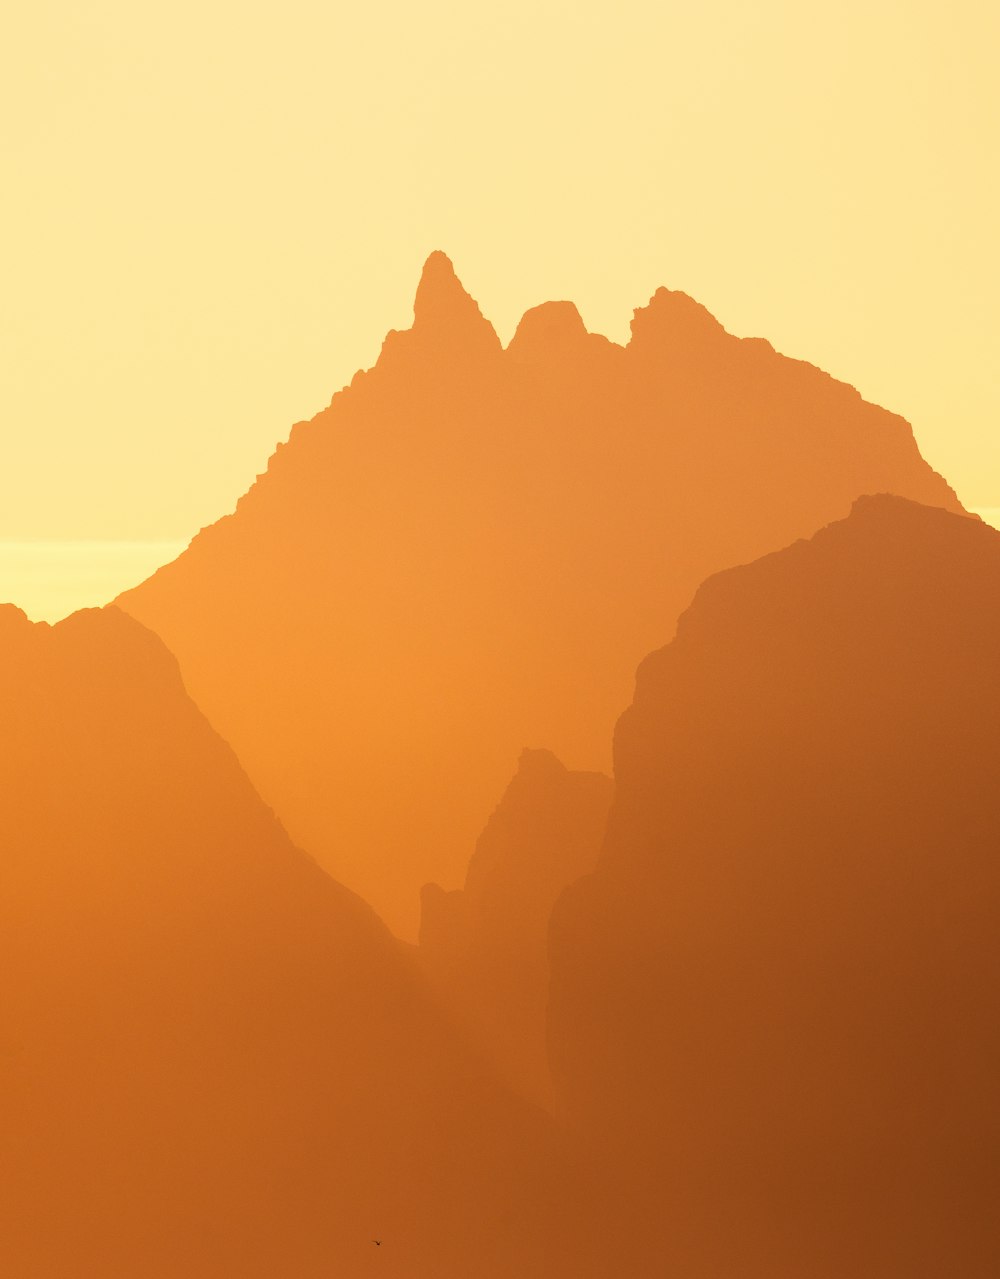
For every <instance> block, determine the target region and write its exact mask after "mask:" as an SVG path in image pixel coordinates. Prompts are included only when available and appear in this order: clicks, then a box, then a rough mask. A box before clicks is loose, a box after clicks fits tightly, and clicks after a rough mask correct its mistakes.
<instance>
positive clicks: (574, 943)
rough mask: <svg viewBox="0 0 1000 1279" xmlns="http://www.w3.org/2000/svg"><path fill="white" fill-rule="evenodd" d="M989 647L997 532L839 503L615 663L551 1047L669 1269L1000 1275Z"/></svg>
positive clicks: (995, 610)
mask: <svg viewBox="0 0 1000 1279" xmlns="http://www.w3.org/2000/svg"><path fill="white" fill-rule="evenodd" d="M998 637H1000V534H998V533H997V532H995V531H994V530H992V529H990V528H988V527H987V526H985V525H984V524H982V523H980V522H979V521H978V520H973V519H969V518H962V517H959V516H955V515H952V514H949V513H947V512H945V511H942V510H931V509H928V508H926V507H923V506H918V505H916V504H914V503H911V502H907V501H904V500H901V499H898V498H890V497H879V498H865V499H862V500H860V501H859V502H858V503H857V504H856V506H855V508H854V510H853V512H852V513H851V515H850V517H849V518H848V519H846V520H843V521H841V522H838V523H835V524H833V525H831V526H830V527H829V528H826V529H824V530H823V531H821V532H820V533H818V534H817V535H816V536H815V537H814V538H813V539H812V540H811V541H808V542H805V541H800V542H797V543H795V544H794V545H792V546H790V547H789V548H788V549H786V550H783V551H781V552H779V553H777V554H773V555H770V556H766V557H764V558H763V559H761V560H759V561H758V562H756V563H754V564H750V565H748V566H746V567H741V568H736V569H732V570H730V571H728V572H724V573H721V574H719V575H718V576H715V577H713V578H711V579H710V580H709V581H707V582H706V583H705V584H704V585H703V586H702V587H701V589H700V590H699V591H698V593H697V595H696V596H695V599H694V602H693V604H692V605H691V607H690V609H689V610H688V611H687V612H686V613H685V614H684V615H683V617H682V618H681V620H680V623H679V626H678V629H677V635H676V638H675V639H674V640H673V642H672V643H671V644H669V645H668V646H667V647H666V648H663V649H661V650H659V651H658V652H655V653H653V654H652V655H651V656H650V657H648V658H647V659H646V661H645V662H644V663H643V664H642V666H641V667H640V669H639V673H638V678H637V683H636V692H635V700H634V702H633V703H632V705H631V707H630V708H629V709H628V710H627V711H626V712H625V714H624V715H623V716H622V718H621V720H620V721H619V724H618V729H617V733H616V737H615V768H616V799H615V803H614V807H613V809H612V813H611V817H610V821H609V828H608V837H607V841H606V844H605V848H604V851H603V853H602V856H601V860H600V863H599V866H598V869H597V871H596V872H595V873H594V874H593V875H592V876H589V877H587V878H586V879H582V880H581V881H579V882H578V883H577V884H576V885H574V886H573V887H572V888H570V889H568V890H567V892H566V893H565V894H564V895H563V897H562V898H561V899H560V901H559V903H558V904H557V906H556V910H555V914H554V917H553V924H552V931H551V936H550V954H551V959H552V969H553V976H552V991H551V997H550V1002H549V1043H550V1048H551V1051H552V1061H553V1067H554V1071H555V1080H556V1083H557V1086H558V1088H559V1091H560V1093H561V1095H562V1097H563V1099H564V1101H565V1103H566V1105H567V1108H568V1110H569V1112H570V1114H572V1115H573V1117H574V1120H575V1122H576V1123H577V1125H578V1126H579V1128H580V1129H581V1131H583V1132H586V1133H587V1134H588V1135H589V1136H590V1138H591V1139H592V1140H593V1141H594V1142H595V1145H596V1146H597V1148H598V1149H599V1150H600V1151H601V1157H602V1159H603V1160H604V1161H605V1162H606V1163H607V1166H608V1167H609V1168H611V1169H617V1170H618V1176H619V1177H620V1178H621V1180H622V1182H623V1184H624V1185H626V1186H628V1187H630V1188H631V1194H630V1195H629V1196H628V1197H629V1199H630V1201H631V1202H632V1203H633V1204H634V1205H635V1209H636V1212H637V1216H638V1218H639V1219H640V1221H641V1224H639V1223H637V1226H636V1229H637V1231H640V1232H643V1234H644V1237H646V1238H647V1239H648V1241H649V1242H650V1244H651V1246H658V1245H660V1244H662V1246H663V1248H664V1249H665V1257H666V1258H668V1259H669V1261H670V1267H671V1269H668V1267H667V1264H666V1262H665V1264H664V1271H663V1273H670V1272H672V1271H673V1270H676V1272H677V1273H679V1274H680V1273H684V1274H693V1275H701V1274H705V1275H722V1274H726V1275H729V1274H733V1275H740V1276H741V1277H747V1279H749V1277H757V1276H760V1277H761V1279H763V1277H764V1276H770V1277H775V1276H777V1277H780V1279H785V1277H787V1279H793V1277H797V1276H803V1275H810V1276H821V1277H822V1279H839V1277H841V1276H844V1275H847V1274H851V1275H859V1276H865V1277H866V1279H937V1277H938V1276H940V1275H943V1274H946V1273H947V1274H955V1275H959V1274H960V1275H962V1276H963V1277H964V1279H988V1276H991V1275H995V1274H997V1273H1000V1232H998V1230H997V1217H996V1205H997V1203H998V1202H1000V1019H998V1016H997V1009H998V1006H1000V1003H998V1001H1000V808H998V805H997V796H998V793H1000V736H998V732H997V725H998V724H1000V638H998ZM646 1232H648V1233H646Z"/></svg>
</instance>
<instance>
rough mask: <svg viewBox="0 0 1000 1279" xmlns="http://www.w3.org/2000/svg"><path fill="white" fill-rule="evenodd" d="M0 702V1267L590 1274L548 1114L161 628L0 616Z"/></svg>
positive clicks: (32, 1278) (195, 1273)
mask: <svg viewBox="0 0 1000 1279" xmlns="http://www.w3.org/2000/svg"><path fill="white" fill-rule="evenodd" d="M0 705H2V707H3V717H2V721H0V776H2V777H3V786H2V787H0V1132H2V1158H0V1271H2V1272H3V1273H4V1274H5V1275H11V1276H15V1275H16V1276H18V1279H136V1277H137V1276H140V1275H141V1276H144V1277H149V1279H177V1277H178V1276H180V1275H184V1276H192V1277H194V1279H231V1277H232V1276H235V1275H240V1276H249V1277H259V1279H274V1276H276V1275H281V1274H288V1275H291V1274H294V1275H295V1276H297V1277H299V1276H301V1277H302V1279H308V1277H310V1276H321V1275H322V1276H327V1275H330V1274H350V1275H361V1274H367V1273H368V1272H369V1268H371V1269H373V1270H374V1269H375V1268H377V1269H378V1270H379V1273H383V1272H384V1273H387V1274H390V1275H394V1276H413V1275H416V1276H426V1277H427V1279H430V1276H441V1275H443V1276H454V1279H458V1277H459V1276H460V1275H466V1274H468V1273H469V1264H470V1263H469V1258H470V1256H475V1258H476V1261H475V1267H474V1268H475V1272H476V1273H477V1274H486V1275H492V1276H496V1277H497V1279H500V1276H504V1275H508V1274H510V1273H513V1272H514V1271H517V1272H521V1271H524V1272H526V1273H529V1274H535V1275H538V1276H539V1279H541V1276H548V1275H550V1274H564V1273H565V1274H569V1273H573V1274H575V1273H577V1272H578V1268H579V1267H580V1266H582V1267H583V1268H584V1271H586V1268H587V1266H589V1265H594V1266H597V1263H596V1262H594V1261H592V1260H591V1261H588V1260H587V1253H588V1250H590V1251H593V1250H592V1249H591V1244H592V1243H593V1240H590V1241H589V1242H588V1237H587V1231H586V1220H587V1216H588V1214H589V1210H586V1209H584V1208H583V1207H581V1201H580V1199H579V1194H580V1188H579V1183H578V1182H577V1180H576V1173H575V1171H574V1169H573V1167H572V1166H571V1163H570V1161H569V1159H568V1158H567V1157H566V1155H565V1152H564V1151H563V1149H562V1146H561V1143H560V1140H559V1139H558V1137H557V1136H556V1134H555V1132H554V1130H553V1129H552V1128H551V1127H550V1126H549V1125H547V1124H546V1123H545V1122H544V1121H543V1120H542V1118H541V1116H539V1115H538V1114H536V1113H533V1112H531V1111H529V1109H528V1108H526V1107H524V1106H522V1105H520V1104H519V1103H517V1102H515V1101H514V1100H513V1099H512V1098H510V1097H509V1096H508V1095H507V1094H506V1093H505V1092H504V1091H503V1090H501V1089H500V1088H499V1087H498V1086H496V1085H495V1084H494V1083H493V1082H492V1079H491V1077H490V1076H489V1075H488V1073H487V1071H486V1069H485V1068H484V1067H482V1066H481V1065H480V1064H479V1063H478V1061H477V1059H476V1058H475V1057H474V1056H473V1055H472V1054H471V1053H470V1052H469V1051H467V1050H466V1049H465V1048H464V1047H463V1044H462V1042H461V1041H460V1038H459V1036H458V1035H457V1034H455V1033H454V1032H453V1031H452V1030H451V1028H450V1027H449V1025H448V1024H447V1023H446V1021H445V1020H444V1019H443V1018H442V1017H441V1016H440V1015H439V1014H438V1013H437V1012H436V1011H435V1007H434V1004H433V1001H432V999H431V998H430V997H429V995H427V994H426V993H425V990H424V987H423V983H422V981H421V980H420V978H419V975H418V974H417V972H416V971H415V969H414V967H413V965H412V964H411V963H410V962H409V961H408V960H407V959H406V957H405V956H404V955H403V953H402V951H401V949H400V946H399V944H398V943H397V942H396V941H395V940H394V939H393V938H392V937H391V935H390V934H389V933H388V931H387V930H386V928H385V927H384V925H383V924H382V923H381V922H380V921H379V920H378V919H377V918H376V916H375V915H374V913H373V912H372V911H371V910H370V909H369V908H368V907H367V906H366V905H364V904H363V903H362V902H361V901H360V900H359V899H358V898H356V897H355V896H354V895H353V894H351V893H349V892H347V891H346V890H345V889H343V888H342V887H340V886H339V885H338V884H336V883H334V882H333V881H332V880H331V879H329V878H328V876H327V875H326V874H325V873H324V872H323V871H322V870H320V869H319V867H318V866H317V865H316V864H315V863H313V862H312V861H311V860H310V859H309V858H307V857H306V856H304V855H303V854H302V853H301V852H299V851H298V850H297V849H296V848H295V847H294V846H293V845H292V844H291V843H290V841H289V839H288V837H287V835H286V834H285V832H284V830H283V829H282V827H281V826H280V825H279V824H278V822H277V821H276V819H275V818H274V815H273V814H272V813H271V812H270V811H269V810H268V809H267V808H266V806H265V805H264V804H263V803H262V802H261V800H260V799H259V798H258V796H257V795H256V793H255V792H254V790H253V788H252V787H251V785H250V782H249V781H248V779H247V777H246V775H245V774H244V772H243V770H242V769H241V768H240V766H239V764H238V762H237V760H236V757H235V756H234V754H233V753H232V751H231V750H230V749H229V748H228V747H227V746H226V745H225V743H223V742H222V741H221V739H220V738H218V737H217V735H216V734H215V733H214V731H213V730H212V729H211V728H210V726H209V724H208V723H207V721H206V720H205V719H204V717H203V716H202V715H201V713H200V712H199V711H198V710H197V709H196V708H195V706H194V704H193V703H192V702H191V700H190V699H189V698H188V697H187V695H186V693H185V691H184V688H183V686H182V683H181V679H180V675H179V673H178V670H177V666H176V663H175V662H174V661H173V659H172V658H171V657H170V655H169V654H168V653H167V651H166V649H165V648H164V647H163V645H162V642H161V641H160V640H159V639H158V638H157V637H156V636H154V635H153V634H151V633H150V632H148V631H146V630H144V629H143V628H142V627H141V626H140V625H139V624H138V623H136V622H135V621H133V620H132V619H131V618H128V617H127V616H126V615H125V614H123V613H121V612H119V611H118V610H115V609H109V610H104V611H100V612H98V611H91V612H87V613H81V614H77V615H75V616H74V617H72V618H70V619H68V620H67V621H66V622H63V623H61V624H60V625H59V626H57V627H55V628H49V627H47V626H45V625H38V626H32V625H31V624H30V623H29V622H28V621H27V620H26V619H25V618H24V616H23V614H21V613H19V612H18V611H17V610H15V609H12V608H5V609H2V610H0ZM581 1232H582V1233H581ZM373 1239H381V1240H382V1245H381V1246H379V1247H378V1248H377V1249H376V1245H374V1244H373V1243H372V1240H373ZM578 1240H579V1241H580V1242H577V1241H578ZM484 1241H486V1242H485V1243H484ZM376 1253H377V1255H376ZM595 1255H596V1254H595ZM595 1273H597V1274H600V1273H602V1271H601V1269H600V1268H599V1267H597V1269H596V1271H595Z"/></svg>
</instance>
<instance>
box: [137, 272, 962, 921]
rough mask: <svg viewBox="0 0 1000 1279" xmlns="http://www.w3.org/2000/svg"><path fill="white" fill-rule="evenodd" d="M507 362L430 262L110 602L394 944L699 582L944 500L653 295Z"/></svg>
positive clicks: (877, 427) (562, 319)
mask: <svg viewBox="0 0 1000 1279" xmlns="http://www.w3.org/2000/svg"><path fill="white" fill-rule="evenodd" d="M632 330H633V335H632V339H631V341H630V343H629V345H628V346H627V347H625V348H622V347H619V346H616V345H615V344H614V343H611V342H609V341H607V340H606V339H605V338H602V337H598V336H596V335H593V334H588V333H587V332H586V331H585V329H584V326H583V323H582V321H581V320H580V317H579V315H578V313H577V312H576V309H575V307H573V306H572V304H571V303H568V302H560V303H549V304H547V305H545V306H541V307H536V308H534V309H533V310H531V311H529V312H528V313H527V314H526V315H525V317H524V319H523V320H522V322H521V324H520V326H519V328H518V330H517V333H516V335H515V337H514V338H513V340H512V341H511V343H510V346H509V348H508V349H507V350H506V351H504V350H503V349H502V348H501V345H500V343H499V341H498V339H497V337H496V334H495V333H494V331H493V329H492V327H491V325H490V324H489V323H488V322H487V321H486V320H485V319H484V318H483V316H482V315H481V314H480V311H479V308H478V307H477V305H476V304H475V302H474V301H473V300H472V299H471V298H470V297H469V296H468V294H467V293H466V292H465V291H464V289H463V288H462V286H461V285H460V284H459V282H458V280H457V279H456V278H455V276H454V273H453V271H452V268H451V263H450V262H449V261H448V259H447V258H446V257H445V256H444V255H443V254H441V253H435V254H433V255H432V256H431V257H430V258H429V259H428V262H427V264H426V266H425V268H424V272H423V277H422V279H421V282H420V286H419V289H418V291H417V297H416V302H415V306H414V324H413V327H412V329H410V330H408V331H406V332H392V333H390V334H389V335H388V337H387V338H386V341H385V345H384V347H383V349H382V353H381V356H380V358H379V360H378V363H377V364H376V366H375V367H374V368H373V369H372V370H370V371H368V372H365V373H359V374H358V375H357V376H356V377H355V378H354V380H353V381H352V383H351V385H350V386H349V387H347V388H345V389H344V390H343V391H342V392H340V393H339V394H337V395H336V396H334V398H333V401H332V403H331V404H330V406H329V408H328V409H326V410H325V411H324V412H322V413H320V414H318V415H317V416H316V417H315V418H314V419H313V420H312V421H310V422H304V423H299V424H298V425H297V426H295V428H294V429H293V431H292V434H291V438H290V440H289V442H288V444H287V445H282V446H279V447H278V449H277V451H276V452H275V454H274V456H273V457H272V459H271V461H270V463H269V465H268V468H267V472H266V474H265V475H262V476H261V477H259V479H258V481H257V483H256V484H255V485H254V486H253V488H252V489H251V490H250V492H249V493H248V494H247V495H246V496H245V497H244V498H243V499H241V501H240V502H239V504H238V507H237V510H236V512H235V514H233V515H232V516H228V517H226V518H225V519H222V520H220V521H219V522H218V523H217V524H215V525H213V526H212V527H211V528H208V529H206V530H204V531H203V532H202V533H201V534H200V535H199V536H198V537H197V538H195V540H194V542H193V543H192V545H191V547H190V548H189V549H188V551H186V552H185V554H184V555H182V556H181V557H180V558H179V559H178V560H177V561H175V562H174V563H173V564H172V565H169V566H167V567H165V568H163V569H161V570H160V571H159V572H158V573H156V574H155V575H154V576H153V577H152V578H151V579H150V580H149V581H148V582H146V583H144V584H143V585H142V586H140V587H138V588H137V589H136V590H133V591H130V592H127V593H126V594H125V595H124V596H122V597H121V599H120V601H119V603H120V604H121V606H122V607H123V608H125V609H126V610H127V611H129V612H130V613H132V614H133V615H134V616H135V617H137V618H138V619H139V620H140V621H142V622H144V623H145V624H146V625H148V626H150V627H151V628H152V629H154V630H155V631H157V632H158V633H159V634H160V635H161V636H162V637H163V638H164V639H165V641H166V642H167V644H168V645H169V647H170V649H171V650H172V651H173V652H175V653H176V654H177V656H178V659H179V661H180V663H181V669H182V670H183V672H184V679H185V682H186V684H187V687H188V688H189V689H190V691H191V694H192V696H193V697H194V698H195V700H196V702H197V703H198V705H199V706H200V707H201V708H202V709H203V710H204V711H205V713H206V714H207V715H208V716H209V718H210V719H211V721H212V723H213V724H214V725H215V726H216V727H217V728H218V729H219V731H220V732H221V733H222V734H223V735H224V737H225V738H226V740H227V741H229V742H231V743H232V744H233V747H234V749H235V750H236V752H237V754H238V755H239V757H240V760H241V761H242V763H243V764H244V766H245V767H246V769H247V771H248V773H249V775H250V777H251V778H252V779H253V781H254V784H255V785H256V786H257V787H258V789H259V790H260V792H261V794H262V795H263V796H264V798H265V799H266V800H267V801H268V802H269V803H270V804H272V805H273V806H274V807H275V809H276V811H277V812H278V813H279V814H280V816H281V818H282V820H283V821H284V823H285V824H286V825H287V827H288V829H289V831H290V832H291V834H292V836H293V838H294V839H295V840H296V841H297V842H298V843H299V844H301V845H302V846H303V847H305V848H307V849H309V851H310V852H312V853H314V854H315V855H316V856H317V857H318V858H319V859H320V860H321V861H322V862H323V864H324V865H326V866H327V867H328V868H329V869H330V870H332V871H333V872H334V873H335V874H336V875H337V877H338V878H340V879H342V880H343V881H344V882H345V883H347V884H348V885H349V886H350V887H352V888H354V889H356V890H357V891H359V892H360V893H362V895H363V896H364V897H365V898H366V899H367V900H369V901H371V902H372V903H373V904H374V905H375V906H376V908H377V909H378V910H379V911H380V913H382V914H383V916H384V917H385V918H386V919H387V921H388V922H389V924H390V925H391V926H392V927H394V928H395V929H397V930H398V931H402V932H404V933H408V934H410V935H412V934H413V933H414V932H415V927H416V915H417V904H418V891H419V888H420V886H421V885H422V884H423V883H425V882H426V881H428V880H431V879H433V880H437V881H438V882H439V883H441V884H443V885H445V886H446V887H449V888H450V887H454V886H457V884H458V883H460V882H461V876H462V872H463V869H464V865H465V861H466V858H467V857H468V850H469V848H470V847H471V846H472V844H473V842H474V840H475V838H476V835H477V833H478V831H479V830H480V829H481V826H482V822H483V819H484V817H485V816H486V814H487V813H488V812H489V810H490V806H491V805H492V803H493V802H494V798H495V796H496V795H497V794H499V793H500V791H501V790H502V787H503V785H504V782H505V780H506V777H507V773H508V769H509V761H510V759H511V758H513V757H514V756H515V755H516V753H517V751H519V750H520V749H521V747H522V746H523V744H524V743H525V742H544V743H546V745H548V746H550V747H551V748H552V749H553V750H554V751H555V753H556V754H557V756H558V757H559V758H560V759H562V760H564V761H565V762H566V763H567V765H568V766H569V767H572V768H588V769H606V768H607V766H608V743H609V741H610V736H611V729H612V725H613V723H614V720H615V717H616V716H617V714H618V712H619V711H620V709H621V707H622V705H623V704H624V703H625V702H626V701H627V699H628V696H629V692H630V689H631V687H632V677H633V672H634V670H635V666H636V663H637V662H638V661H639V659H640V658H641V656H642V655H643V653H645V652H648V651H649V650H650V649H651V648H652V647H653V646H654V645H656V644H658V643H661V642H662V640H663V637H664V635H667V634H669V633H670V632H671V630H672V628H673V625H674V623H675V620H676V617H677V614H678V612H679V610H680V609H681V608H682V607H683V606H684V605H686V604H687V602H688V600H689V599H690V597H691V595H692V593H693V591H694V589H695V587H696V586H697V585H698V583H699V582H700V581H702V580H703V579H704V578H705V577H706V576H707V575H708V574H709V573H712V572H715V571H716V570H718V569H720V568H723V567H728V566H729V565H732V564H735V563H739V562H744V561H747V560H752V559H755V558H756V557H758V556H760V555H762V554H764V553H766V552H768V551H771V550H774V549H777V548H778V547H781V546H784V545H787V544H788V543H789V542H791V541H793V540H794V539H795V538H797V537H801V536H807V535H809V534H811V533H813V532H815V530H816V529H817V528H819V527H821V526H822V525H824V524H826V523H828V522H829V521H830V520H832V519H837V518H840V517H842V516H843V515H846V514H847V512H848V510H849V509H850V505H851V502H852V501H853V500H854V499H855V498H856V497H857V496H858V495H860V494H863V493H869V492H882V491H888V492H896V493H900V494H903V495H905V496H908V497H911V498H914V499H917V500H920V501H922V502H926V503H929V504H934V505H941V506H946V507H949V508H951V509H953V510H958V509H960V508H959V504H958V502H957V499H956V498H955V495H954V494H953V493H952V491H951V489H950V488H949V487H948V486H947V485H946V484H945V483H944V481H943V480H942V479H941V478H940V477H939V476H938V475H936V474H935V473H934V472H933V471H931V470H930V468H929V467H928V466H927V465H926V464H925V463H924V462H923V461H922V459H921V458H920V455H919V453H918V451H917V448H916V445H915V443H914V441H913V437H912V434H911V432H910V429H909V427H908V426H907V424H906V423H905V422H904V421H903V420H902V419H901V418H899V417H896V416H894V415H893V414H891V413H887V412H886V411H884V410H883V409H880V408H876V407H874V406H873V405H870V404H866V403H865V402H864V401H863V400H862V399H861V398H860V396H859V395H858V394H857V392H856V391H854V390H853V389H852V388H851V387H849V386H845V385H844V384H842V383H839V382H836V381H834V380H833V379H832V378H830V377H828V376H827V375H826V374H825V373H822V372H820V371H819V370H818V369H816V368H813V367H812V366H811V365H808V364H804V363H801V362H798V361H795V360H790V359H786V358H784V357H783V356H780V355H777V354H776V353H775V352H774V351H773V350H772V348H771V347H770V346H769V344H768V343H767V342H764V341H761V340H757V339H754V340H742V341H741V340H739V339H737V338H735V337H732V336H730V335H729V334H728V333H726V332H725V331H724V329H723V328H722V327H721V326H720V325H719V324H717V323H716V321H715V320H714V319H713V318H712V317H711V316H710V315H709V314H708V312H707V311H706V310H705V309H704V308H703V307H701V306H699V305H698V304H697V303H696V302H694V301H692V300H691V299H690V298H688V297H687V296H686V295H684V294H682V293H672V292H670V291H668V290H666V289H659V290H658V291H657V292H656V294H655V295H654V297H653V298H652V300H651V301H650V303H649V305H648V306H646V307H642V308H640V309H639V310H638V311H636V313H635V319H634V321H633V326H632Z"/></svg>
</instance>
